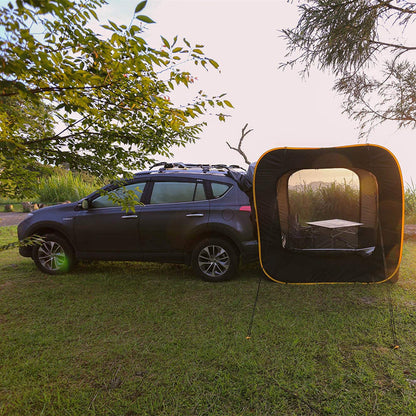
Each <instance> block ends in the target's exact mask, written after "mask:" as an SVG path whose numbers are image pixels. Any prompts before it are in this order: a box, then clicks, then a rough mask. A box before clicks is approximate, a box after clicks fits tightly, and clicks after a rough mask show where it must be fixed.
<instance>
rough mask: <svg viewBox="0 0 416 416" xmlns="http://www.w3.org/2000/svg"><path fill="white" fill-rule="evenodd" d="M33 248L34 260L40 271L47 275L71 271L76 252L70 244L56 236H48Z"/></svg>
mask: <svg viewBox="0 0 416 416" xmlns="http://www.w3.org/2000/svg"><path fill="white" fill-rule="evenodd" d="M42 239H43V241H42V242H41V243H40V244H37V245H35V246H34V247H33V252H32V258H33V261H34V262H35V264H36V266H37V267H38V269H39V270H41V271H42V272H44V273H47V274H61V273H65V272H67V271H69V270H70V269H71V267H72V265H73V263H74V252H73V250H72V247H71V246H70V245H69V243H68V242H67V241H66V240H65V239H64V238H62V237H60V236H58V235H56V234H46V235H44V236H43V237H42Z"/></svg>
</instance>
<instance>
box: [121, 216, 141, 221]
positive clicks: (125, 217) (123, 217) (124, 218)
mask: <svg viewBox="0 0 416 416" xmlns="http://www.w3.org/2000/svg"><path fill="white" fill-rule="evenodd" d="M121 218H122V219H123V220H127V219H129V218H137V215H123V216H122V217H121Z"/></svg>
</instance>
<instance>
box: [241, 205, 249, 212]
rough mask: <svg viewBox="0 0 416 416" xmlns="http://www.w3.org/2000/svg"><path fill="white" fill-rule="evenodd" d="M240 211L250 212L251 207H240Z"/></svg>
mask: <svg viewBox="0 0 416 416" xmlns="http://www.w3.org/2000/svg"><path fill="white" fill-rule="evenodd" d="M240 211H246V212H251V206H250V205H242V206H241V207H240Z"/></svg>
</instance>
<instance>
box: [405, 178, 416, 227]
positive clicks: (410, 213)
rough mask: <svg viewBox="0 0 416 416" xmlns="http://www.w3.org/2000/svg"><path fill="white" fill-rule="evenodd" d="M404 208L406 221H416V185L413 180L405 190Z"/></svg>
mask: <svg viewBox="0 0 416 416" xmlns="http://www.w3.org/2000/svg"><path fill="white" fill-rule="evenodd" d="M404 209H405V213H406V221H407V222H410V223H416V185H415V184H414V183H413V181H412V182H411V183H410V184H407V185H406V189H405V191H404Z"/></svg>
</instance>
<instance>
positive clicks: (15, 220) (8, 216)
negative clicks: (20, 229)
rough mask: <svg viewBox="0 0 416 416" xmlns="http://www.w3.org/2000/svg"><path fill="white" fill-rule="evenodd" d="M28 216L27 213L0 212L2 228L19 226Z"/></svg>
mask: <svg viewBox="0 0 416 416" xmlns="http://www.w3.org/2000/svg"><path fill="white" fill-rule="evenodd" d="M26 216H27V213H25V212H0V227H7V226H9V225H17V224H19V223H20V222H22V221H23V220H24V219H25V218H26Z"/></svg>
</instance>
